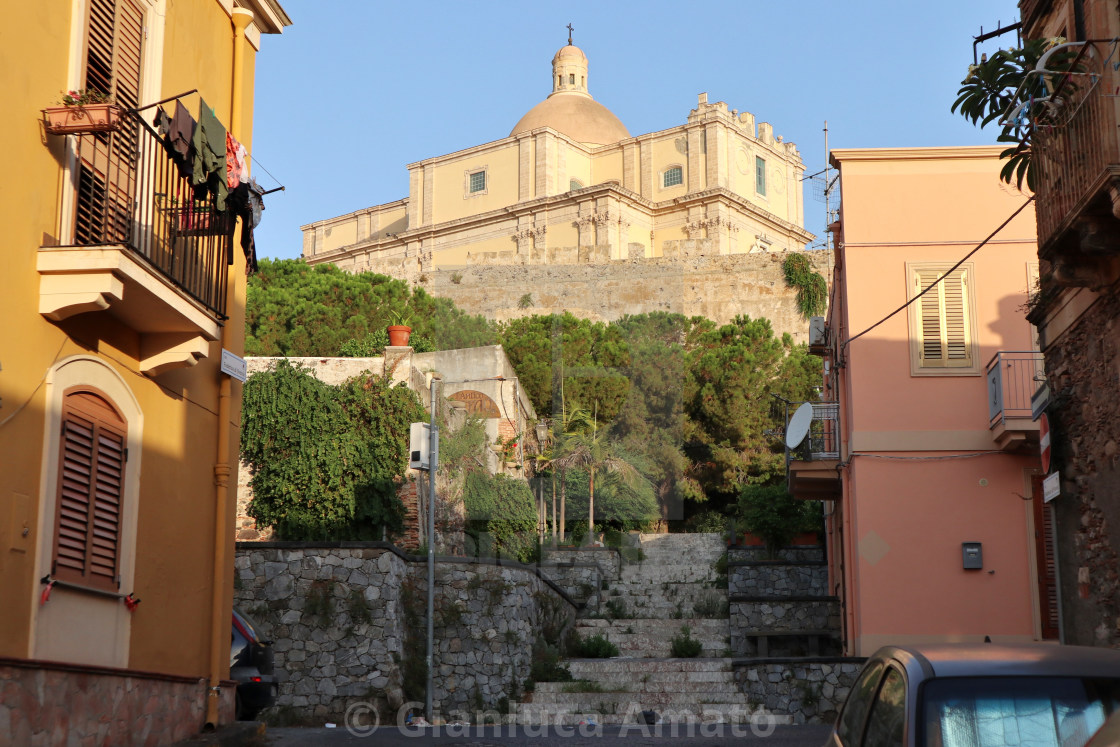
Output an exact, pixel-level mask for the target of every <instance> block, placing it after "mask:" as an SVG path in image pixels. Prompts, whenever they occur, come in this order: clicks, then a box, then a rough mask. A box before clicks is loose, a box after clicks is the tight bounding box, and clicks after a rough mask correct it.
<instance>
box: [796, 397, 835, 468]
mask: <svg viewBox="0 0 1120 747" xmlns="http://www.w3.org/2000/svg"><path fill="white" fill-rule="evenodd" d="M811 404H812V405H813V420H812V422H811V423H810V425H809V434H808V435H807V436H806V437H805V440H804V441H802V442H801V444H800V445H798V446H797V447H796V448H794V449H791V450H790V459H795V460H800V461H804V462H813V461H817V460H822V459H839V458H840V405H839V404H838V403H836V402H812V403H811Z"/></svg>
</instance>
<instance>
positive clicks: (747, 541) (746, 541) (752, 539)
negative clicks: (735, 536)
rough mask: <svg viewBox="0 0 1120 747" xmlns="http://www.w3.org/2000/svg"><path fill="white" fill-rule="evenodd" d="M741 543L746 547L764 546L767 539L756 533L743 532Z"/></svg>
mask: <svg viewBox="0 0 1120 747" xmlns="http://www.w3.org/2000/svg"><path fill="white" fill-rule="evenodd" d="M741 543H742V544H743V546H744V547H762V546H763V545H765V544H766V540H764V539H762V538H761V537H759V536H758V535H756V534H751V533H750V532H743V538H742V540H741Z"/></svg>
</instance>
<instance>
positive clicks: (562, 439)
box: [549, 407, 593, 537]
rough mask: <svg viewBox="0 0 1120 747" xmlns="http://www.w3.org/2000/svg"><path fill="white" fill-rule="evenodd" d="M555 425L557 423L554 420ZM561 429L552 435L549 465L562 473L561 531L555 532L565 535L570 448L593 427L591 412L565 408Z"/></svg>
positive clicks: (577, 408)
mask: <svg viewBox="0 0 1120 747" xmlns="http://www.w3.org/2000/svg"><path fill="white" fill-rule="evenodd" d="M553 425H554V426H555V425H556V423H555V421H554V423H553ZM559 426H560V427H559V430H558V432H556V433H553V436H552V447H551V451H552V458H551V460H550V461H549V466H550V467H553V468H555V469H556V470H557V471H558V472H559V473H560V474H559V477H560V531H559V534H557V533H556V532H555V531H554V532H553V534H554V535H555V536H558V537H563V536H564V532H565V530H566V524H565V519H566V517H565V513H566V511H565V509H566V508H567V500H566V498H567V487H566V483H565V481H564V478H565V475H566V474H567V471H568V467H569V466H571V465H570V461H571V460H570V459H568V456H569V450H570V449H571V447H572V446H573V445H574V443H575V442H574V440H573V439H574V438H575V437H576V436H578V435H580V434H582V433H586V432H587V431H588V430H589V429H591V428H592V427H593V424H592V421H591V414H590V413H588V412H587V410H585V409H584V408H582V407H573V408H572V409H571V410H570V411H568V410H567V409H564V410H562V411H561V413H560V422H559ZM552 500H553V502H554V503H555V500H556V486H555V483H554V484H553V488H552ZM554 529H555V527H554Z"/></svg>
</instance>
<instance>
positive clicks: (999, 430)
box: [987, 350, 1046, 451]
mask: <svg viewBox="0 0 1120 747" xmlns="http://www.w3.org/2000/svg"><path fill="white" fill-rule="evenodd" d="M987 381H988V423H989V428H990V430H991V432H992V440H994V441H995V444H996V447H997V448H999V449H1000V450H1001V451H1019V450H1022V449H1028V448H1029V449H1034V448H1037V446H1038V422H1037V421H1036V420H1035V419H1034V415H1033V414H1032V407H1031V397H1032V396H1033V395H1034V393H1035V392H1036V391H1037V390H1038V388H1039V387H1040V386H1041V385H1042V384H1043V383H1045V381H1046V372H1045V369H1044V366H1043V360H1042V353H1039V352H1036V351H1014V350H1010V351H1009V350H1001V351H1000V352H998V353H996V354H995V355H994V356H993V357H992V359H991V360H990V361H988V366H987Z"/></svg>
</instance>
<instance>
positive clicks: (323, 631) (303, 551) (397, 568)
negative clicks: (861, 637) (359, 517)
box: [234, 542, 575, 721]
mask: <svg viewBox="0 0 1120 747" xmlns="http://www.w3.org/2000/svg"><path fill="white" fill-rule="evenodd" d="M235 565H236V569H237V579H238V584H237V589H236V590H235V592H234V600H235V604H237V605H238V607H239V608H241V609H242V610H243V611H245V612H247V613H248V614H249V615H250V616H251V617H252V618H254V620H256V622H257V623H258V624H260V625H261V627H262V628H263V629H264V635H265V636H266V637H268V638H271V639H272V640H273V641H274V643H273V648H274V650H275V652H276V675H277V679H278V680H279V697H278V700H277V706H278V707H281V708H290V709H294V711H295V713H296V715H297V717H300V718H304V719H314V720H316V721H319V720H332V719H334V720H337V719H341V718H342V717H343V714H344V713H345V712H346V708H347V707H348V706H349V705H350V704H352V703H355V702H359V701H362V702H369V703H373V704H374V705H376V707H377V708H378V709H379V710H380V711H381V712H382V714H383V716H390V715H393V716H395V712H396V709H397V708H399V707H400V706H401V705H402V704H403V703H404V702H406V701H408V700H410V699H411V700H419V701H423V700H424V692H423V683H422V681H421V682H419V687H416V685H417V682H416V681H413V682H412V683H411V684H410V683H409V682H406V677H405V673H406V671H408V670H409V669H410V667H409V664H410V663H412V664H416V663H417V661H418V662H419V663H420V664H422V663H423V660H424V657H425V653H426V635H425V631H426V627H427V617H426V615H427V561H426V559H422V558H420V557H417V556H408V555H404V554H403V553H401V552H400V551H399V550H397V549H396V548H395V547H393V546H392V545H388V544H386V543H379V542H371V543H356V542H354V543H334V544H333V545H332V546H315V545H309V544H306V543H281V542H276V543H245V544H239V545H238V553H237V559H236V561H235ZM435 581H436V596H435V617H434V625H435V641H436V649H435V652H434V659H433V661H434V670H433V671H434V691H433V703H434V705H435V707H436V708H438V709H439V710H441V711H443V712H445V713H447V712H449V711H452V710H473V709H474V707H475V706H476V705H477V704H478V703H479V702H481V703H482V705H484V706H485V707H486V708H492V707H494V706H496V705H497V703H498V701H499V699H500V698H502V697H509V698H511V699H512V696H513V695H514V694H515V690H517V689H518V688H520V685H521V683H522V682H523V681H524V680H525V678H526V677H528V674H529V663H530V657H531V652H532V648H533V643H534V641H535V640H536V638H537V636H538V635H547V636H549V637H550V638H553V639H555V640H560V638H561V636H562V635H563V632H564V631H565V630H566V628H567V627H568V626H569V625H570V624H571V622H572V620H573V619H574V616H575V606H574V604H573V602H572V601H571V600H570V599H569V598H568V597H567V596H566V595H565V594H564V593H563V592H562V591H561V590H560V589H558V588H557V587H555V586H554V585H551V584H550V583H549V582H547V581H545V580H543V579H542V578H540V577H539V576H538V575H537V573H536V571H535V569H533V568H532V567H528V566H522V565H520V564H511V563H502V564H500V565H499V564H497V563H493V562H486V561H478V560H475V559H469V558H446V557H440V558H438V559H437V561H436V575H435ZM417 657H418V659H417ZM420 680H422V677H420Z"/></svg>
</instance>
